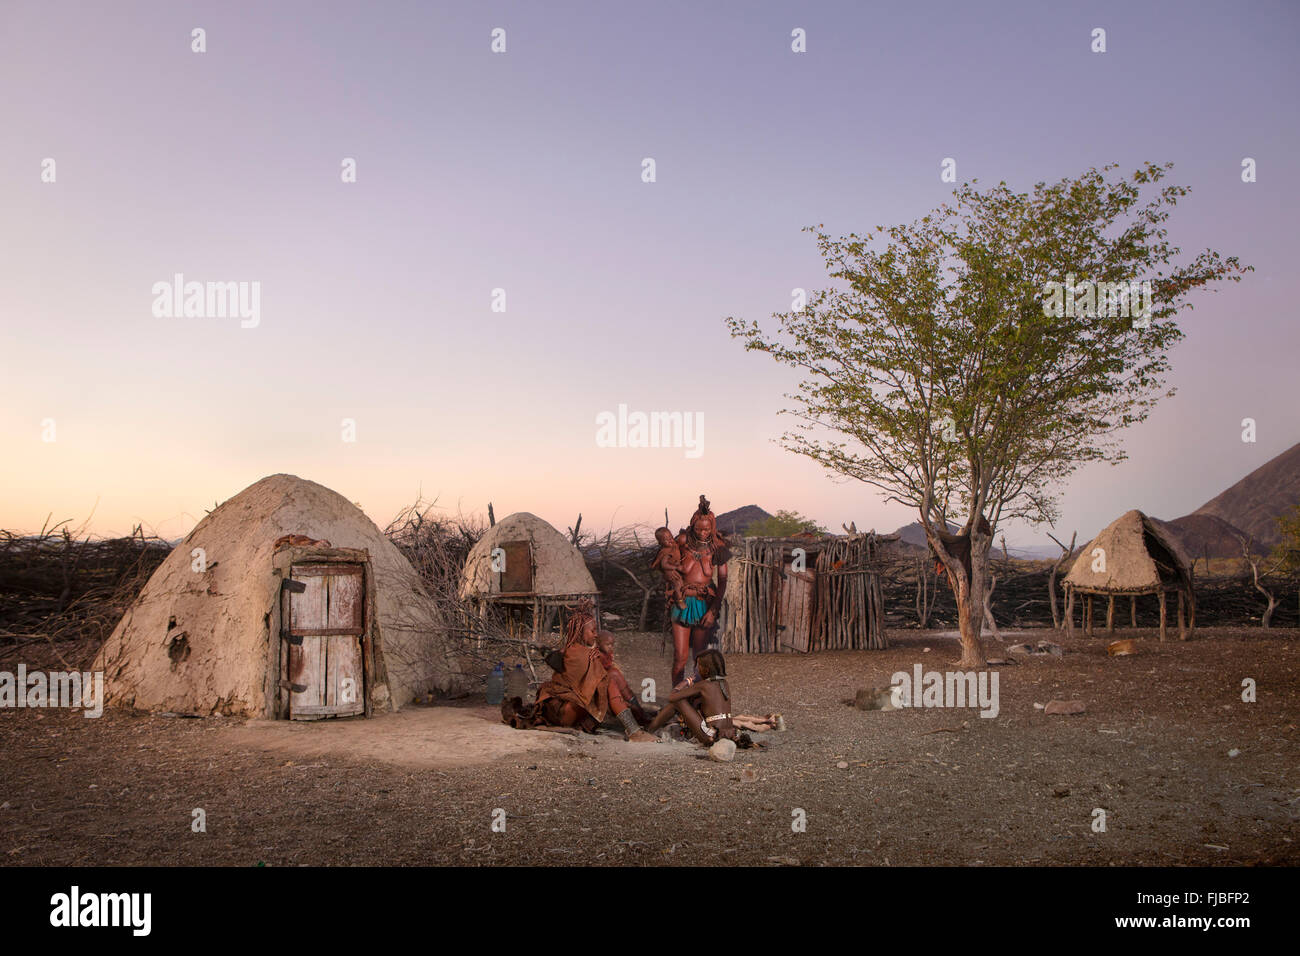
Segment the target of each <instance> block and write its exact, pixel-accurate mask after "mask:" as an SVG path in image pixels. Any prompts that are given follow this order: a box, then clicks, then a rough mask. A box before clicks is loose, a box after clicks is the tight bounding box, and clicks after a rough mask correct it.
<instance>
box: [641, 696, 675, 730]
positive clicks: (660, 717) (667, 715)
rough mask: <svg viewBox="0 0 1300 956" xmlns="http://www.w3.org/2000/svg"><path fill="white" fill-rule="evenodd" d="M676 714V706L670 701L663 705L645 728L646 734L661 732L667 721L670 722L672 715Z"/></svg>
mask: <svg viewBox="0 0 1300 956" xmlns="http://www.w3.org/2000/svg"><path fill="white" fill-rule="evenodd" d="M676 713H677V705H676V704H674V703H673V702H672V701H669V702H668V703H667V704H665V705H664V707H663V710H661V711H659V713H657V714H655V718H654V720H652V721H650V723H649V725H648V726H647V727H646V733H648V734H653V733H656V732H658V731H660V730H662V729H663V728H664V727H667V726H668V721H670V720H672V719H673V715H674V714H676Z"/></svg>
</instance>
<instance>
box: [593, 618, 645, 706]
mask: <svg viewBox="0 0 1300 956" xmlns="http://www.w3.org/2000/svg"><path fill="white" fill-rule="evenodd" d="M596 650H597V651H599V652H600V662H601V663H602V664H603V665H604V666H605V671H606V672H607V673H608V674H609V699H610V708H611V709H612V708H613V707H614V706H616V705H615V700H616V699H617V698H622V700H623V701H624V702H625V703H626V704H627V706H628V707H630V708H632V716H633V717H635V718H636V722H637V723H638V724H640V725H641V726H642V727H644V726H645V725H646V724H648V723H650V715H649V714H647V713H646V712H645V710H644V708H642V706H641V702H640V701H639V700H637V697H636V695H635V694H634V693H632V688H631V686H630V685H629V684H628V682H627V678H626V677H624V676H623V671H622V669H621V668H620V667H619V666H618V664H617V663H616V662H615V661H614V635H613V634H611V633H610V632H609V631H601V632H600V634H598V635H597V637H596Z"/></svg>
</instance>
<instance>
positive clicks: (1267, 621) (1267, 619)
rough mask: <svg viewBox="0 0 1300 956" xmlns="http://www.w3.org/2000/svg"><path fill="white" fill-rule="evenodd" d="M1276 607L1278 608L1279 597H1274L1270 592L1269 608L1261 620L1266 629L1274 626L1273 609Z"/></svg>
mask: <svg viewBox="0 0 1300 956" xmlns="http://www.w3.org/2000/svg"><path fill="white" fill-rule="evenodd" d="M1276 609H1277V598H1275V597H1273V595H1272V594H1269V595H1268V610H1267V611H1265V612H1264V616H1263V618H1261V619H1260V622H1259V623H1260V624H1262V625H1263V626H1264V630H1266V631H1267V630H1268V629H1269V628H1270V627H1272V626H1273V611H1274V610H1276Z"/></svg>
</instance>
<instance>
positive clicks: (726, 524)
mask: <svg viewBox="0 0 1300 956" xmlns="http://www.w3.org/2000/svg"><path fill="white" fill-rule="evenodd" d="M770 517H772V516H771V515H770V514H768V513H767V512H766V511H764V510H763V509H762V508H760V507H759V506H758V505H745V506H744V507H742V508H737V509H735V510H734V511H726V512H723V513H722V514H720V515H718V530H719V531H721V532H722V533H723V534H740V535H743V534H744V533H745V531H746V530H747V529H748V528H749V526H750V525H752V524H754V523H756V522H759V521H762V520H763V519H764V518H770Z"/></svg>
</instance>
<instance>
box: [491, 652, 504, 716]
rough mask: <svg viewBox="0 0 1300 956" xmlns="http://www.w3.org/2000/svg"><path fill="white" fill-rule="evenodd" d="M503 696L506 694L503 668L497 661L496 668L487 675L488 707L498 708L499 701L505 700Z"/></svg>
mask: <svg viewBox="0 0 1300 956" xmlns="http://www.w3.org/2000/svg"><path fill="white" fill-rule="evenodd" d="M505 694H506V673H505V666H504V665H503V664H501V663H500V662H499V661H498V662H497V666H496V667H494V668H492V673H491V674H488V679H487V702H488V704H489V706H492V707H500V706H501V701H502V700H504V699H505Z"/></svg>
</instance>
